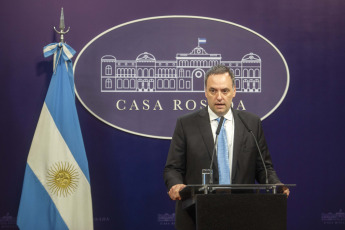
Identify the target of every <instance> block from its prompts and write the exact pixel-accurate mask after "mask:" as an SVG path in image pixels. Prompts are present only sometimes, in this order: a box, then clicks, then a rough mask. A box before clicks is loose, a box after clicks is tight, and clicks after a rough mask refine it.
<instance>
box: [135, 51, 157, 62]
mask: <svg viewBox="0 0 345 230" xmlns="http://www.w3.org/2000/svg"><path fill="white" fill-rule="evenodd" d="M136 61H137V62H155V61H156V58H155V56H153V55H152V54H150V53H147V52H145V53H142V54H139V56H138V57H137V60H136Z"/></svg>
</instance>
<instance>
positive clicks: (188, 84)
mask: <svg viewBox="0 0 345 230" xmlns="http://www.w3.org/2000/svg"><path fill="white" fill-rule="evenodd" d="M186 89H190V81H187V82H186Z"/></svg>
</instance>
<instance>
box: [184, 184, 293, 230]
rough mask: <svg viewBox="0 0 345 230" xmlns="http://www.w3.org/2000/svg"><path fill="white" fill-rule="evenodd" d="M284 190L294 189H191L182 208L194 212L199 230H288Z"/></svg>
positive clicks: (278, 186) (249, 186)
mask: <svg viewBox="0 0 345 230" xmlns="http://www.w3.org/2000/svg"><path fill="white" fill-rule="evenodd" d="M282 186H285V187H294V186H295V185H291V184H290V185H273V184H268V185H261V184H260V185H259V184H253V185H250V184H244V185H188V186H187V187H185V188H184V189H183V190H182V191H181V192H180V195H181V198H182V208H183V209H189V210H190V209H194V210H195V223H196V229H197V230H223V229H224V230H286V223H287V198H286V196H285V195H284V194H279V193H278V192H279V190H281V189H282ZM194 210H193V211H194Z"/></svg>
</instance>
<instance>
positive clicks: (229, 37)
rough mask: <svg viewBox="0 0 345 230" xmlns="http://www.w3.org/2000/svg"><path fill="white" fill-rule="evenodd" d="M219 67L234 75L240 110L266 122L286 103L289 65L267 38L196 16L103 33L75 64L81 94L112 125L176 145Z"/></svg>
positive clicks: (148, 21) (144, 22) (85, 103)
mask: <svg viewBox="0 0 345 230" xmlns="http://www.w3.org/2000/svg"><path fill="white" fill-rule="evenodd" d="M217 64H223V65H226V66H229V67H230V69H231V70H232V71H233V73H234V75H235V78H236V80H235V84H236V91H237V94H236V97H235V98H234V100H233V107H234V108H235V109H240V110H247V111H249V112H252V113H255V114H257V115H259V116H260V117H261V119H264V118H266V117H267V116H269V115H270V114H271V113H272V112H274V111H275V110H276V109H277V108H278V106H279V105H280V103H281V102H282V101H283V100H284V97H285V95H286V93H287V90H288V87H289V70H288V66H287V64H286V61H285V59H284V57H283V55H282V54H281V53H280V51H279V50H278V49H277V48H276V47H275V46H274V45H273V44H272V43H271V42H270V41H269V40H268V39H266V38H265V37H263V36H262V35H260V34H258V33H256V32H254V31H253V30H250V29H248V28H246V27H243V26H241V25H238V24H234V23H231V22H228V21H223V20H219V19H214V18H205V17H195V16H162V17H153V18H144V19H140V20H135V21H131V22H128V23H124V24H121V25H119V26H115V27H113V28H111V29H109V30H107V31H105V32H103V33H101V34H99V35H98V36H97V37H95V38H94V39H92V40H91V41H90V42H89V43H88V44H87V45H86V46H85V47H84V48H83V49H82V51H81V52H80V54H79V55H78V57H77V59H76V61H75V65H74V74H75V88H76V94H77V97H78V99H79V100H80V102H81V103H82V104H83V106H85V108H86V109H87V110H88V111H89V112H91V113H92V114H93V115H94V116H95V117H97V118H98V119H100V120H101V121H103V122H105V123H106V124H108V125H110V126H112V127H115V128H117V129H120V130H123V131H126V132H129V133H133V134H136V135H141V136H146V137H153V138H161V139H170V138H171V136H172V134H173V131H174V127H175V123H176V119H177V117H179V116H181V115H183V114H186V113H188V112H192V111H194V110H198V109H200V108H203V107H205V106H206V105H207V102H206V99H205V93H204V77H205V73H206V72H207V70H208V69H209V68H210V67H212V66H214V65H217Z"/></svg>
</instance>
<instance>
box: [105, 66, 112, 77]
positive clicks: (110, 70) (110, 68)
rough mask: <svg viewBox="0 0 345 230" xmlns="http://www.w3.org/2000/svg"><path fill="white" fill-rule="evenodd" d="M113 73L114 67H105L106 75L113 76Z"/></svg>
mask: <svg viewBox="0 0 345 230" xmlns="http://www.w3.org/2000/svg"><path fill="white" fill-rule="evenodd" d="M112 73H113V67H111V65H107V66H106V67H105V75H111V74H112Z"/></svg>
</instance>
